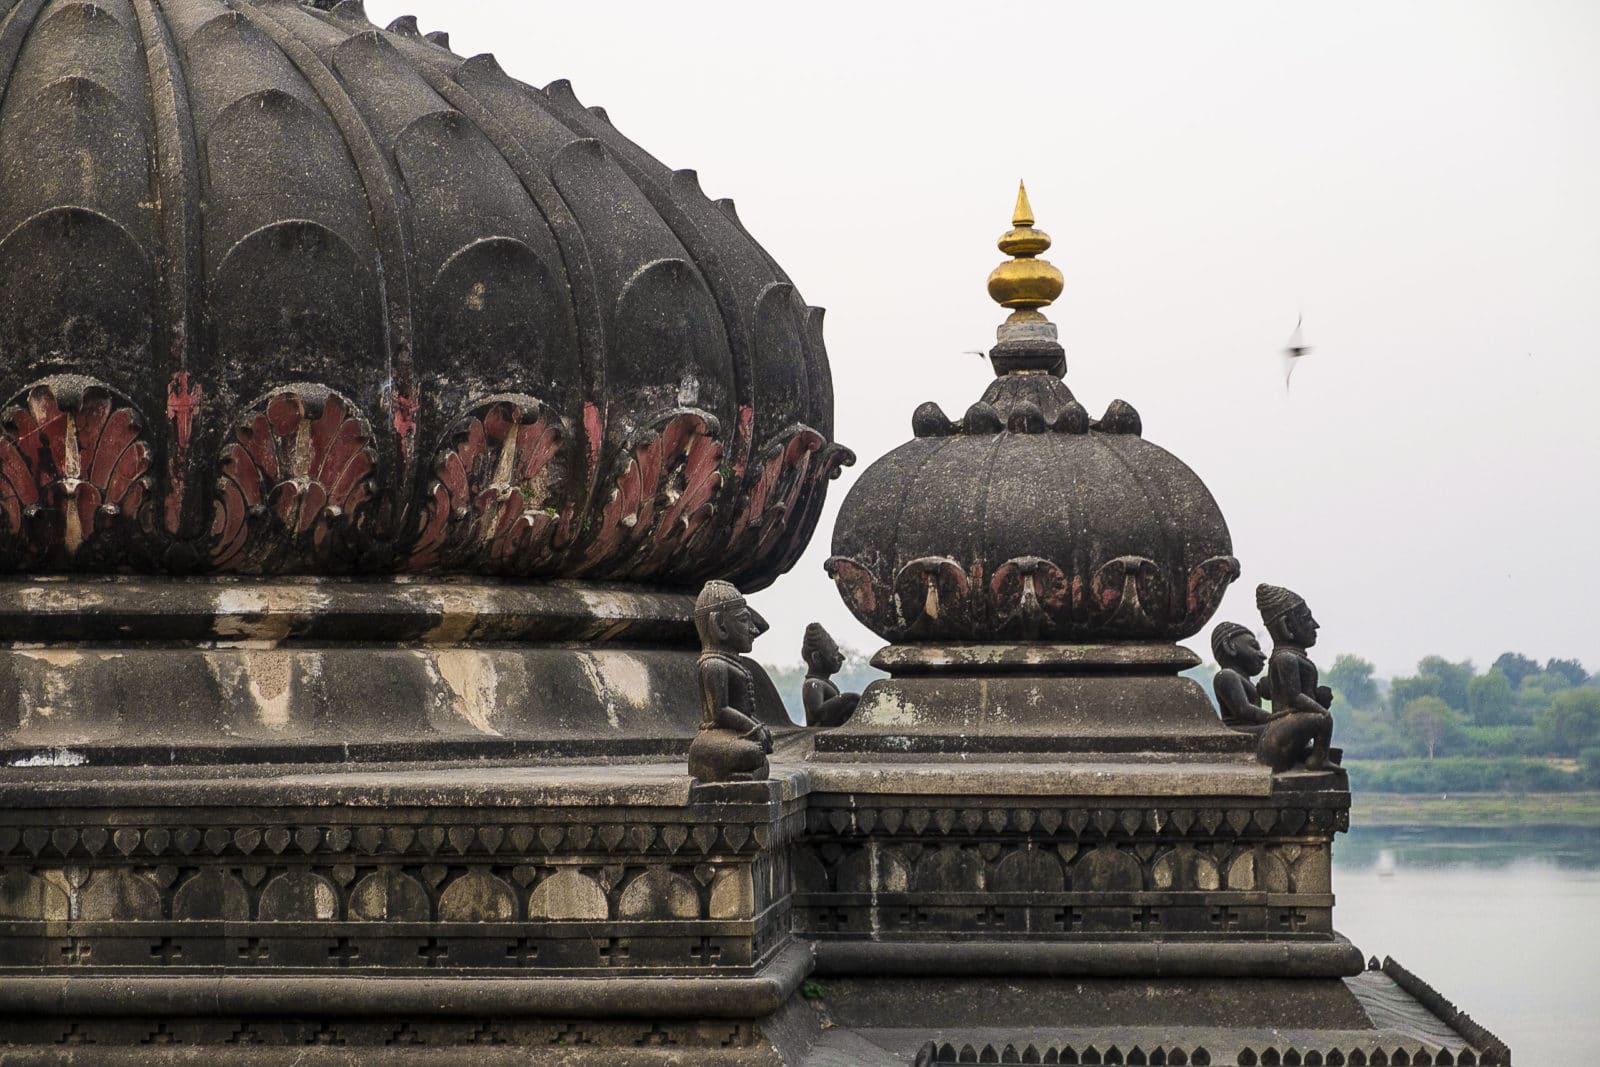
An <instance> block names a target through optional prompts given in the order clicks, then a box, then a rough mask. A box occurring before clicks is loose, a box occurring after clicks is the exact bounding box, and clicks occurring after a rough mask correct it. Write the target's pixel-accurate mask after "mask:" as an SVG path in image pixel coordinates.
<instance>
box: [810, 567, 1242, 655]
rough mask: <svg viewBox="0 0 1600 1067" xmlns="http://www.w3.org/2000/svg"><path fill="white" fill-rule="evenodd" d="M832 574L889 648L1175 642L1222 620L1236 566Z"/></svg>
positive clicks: (843, 570)
mask: <svg viewBox="0 0 1600 1067" xmlns="http://www.w3.org/2000/svg"><path fill="white" fill-rule="evenodd" d="M826 566H827V569H828V574H829V575H830V576H831V577H832V578H833V580H834V582H835V583H836V584H837V585H838V587H839V591H840V594H841V595H842V596H843V597H844V599H845V602H846V603H847V604H848V605H849V607H850V609H851V611H853V612H854V613H855V615H856V617H857V618H859V619H861V620H862V622H864V623H865V624H866V625H867V626H869V627H870V628H872V629H873V630H874V631H875V632H877V633H879V634H882V635H883V636H885V637H887V638H888V639H889V640H891V641H914V642H930V641H1008V640H1019V641H1038V640H1054V641H1098V640H1152V641H1158V640H1167V641H1176V640H1180V639H1182V638H1184V637H1187V636H1189V635H1191V634H1193V633H1195V632H1196V631H1197V630H1198V629H1199V628H1200V627H1201V626H1202V625H1204V624H1205V621H1206V620H1207V619H1209V618H1210V617H1211V615H1212V614H1213V613H1214V612H1215V611H1216V609H1217V606H1218V605H1219V604H1220V603H1221V601H1222V595H1223V593H1224V592H1225V591H1226V590H1227V587H1228V584H1229V583H1230V582H1232V581H1233V580H1234V579H1235V578H1237V577H1238V576H1239V561H1238V560H1237V559H1235V558H1234V557H1232V556H1215V557H1212V558H1210V559H1207V560H1205V561H1204V562H1202V563H1200V564H1198V565H1197V566H1196V567H1194V569H1193V570H1191V571H1190V572H1189V573H1188V574H1187V575H1170V574H1169V573H1168V572H1167V571H1166V569H1164V568H1163V567H1162V566H1161V565H1159V564H1158V563H1156V562H1155V561H1154V560H1150V559H1146V558H1144V557H1142V556H1117V557H1115V558H1113V559H1108V560H1105V561H1104V562H1101V563H1098V564H1089V565H1088V566H1086V567H1084V568H1083V569H1081V570H1075V569H1073V568H1072V567H1071V566H1070V565H1069V566H1067V567H1063V566H1061V565H1060V564H1058V563H1056V562H1053V561H1051V560H1047V559H1041V558H1039V557H1036V556H1019V557H1017V558H1015V559H1009V560H1006V561H1005V562H1004V563H1002V564H1001V565H1000V566H998V567H996V568H995V569H994V573H993V574H986V573H985V572H984V568H983V565H982V564H981V563H976V564H971V565H965V564H963V563H962V562H960V561H958V560H955V559H951V558H949V557H946V556H937V557H936V556H928V557H923V558H920V559H913V560H910V561H908V562H906V563H904V564H902V565H901V566H900V567H899V568H898V569H897V570H894V571H893V573H889V571H888V569H885V568H881V567H880V566H877V565H874V564H872V563H869V562H866V561H862V560H856V559H850V558H846V557H843V556H834V557H832V558H830V559H829V560H828V562H827V565H826Z"/></svg>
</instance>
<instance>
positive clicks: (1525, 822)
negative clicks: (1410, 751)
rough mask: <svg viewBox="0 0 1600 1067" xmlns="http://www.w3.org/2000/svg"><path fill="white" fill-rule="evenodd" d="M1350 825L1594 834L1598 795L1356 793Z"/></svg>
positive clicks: (1599, 820) (1599, 822)
mask: <svg viewBox="0 0 1600 1067" xmlns="http://www.w3.org/2000/svg"><path fill="white" fill-rule="evenodd" d="M1350 824H1351V825H1352V826H1359V827H1362V828H1374V827H1383V826H1415V827H1460V828H1467V827H1473V828H1485V829H1494V828H1509V827H1528V826H1576V827H1582V828H1584V829H1590V830H1600V791H1592V790H1591V791H1586V792H1576V793H1451V794H1448V795H1439V794H1435V795H1431V796H1429V795H1420V794H1415V793H1365V792H1357V793H1355V795H1354V796H1353V797H1352V798H1351V803H1350Z"/></svg>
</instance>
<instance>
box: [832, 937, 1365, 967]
mask: <svg viewBox="0 0 1600 1067" xmlns="http://www.w3.org/2000/svg"><path fill="white" fill-rule="evenodd" d="M812 949H813V951H815V953H816V959H817V965H816V973H817V975H818V976H819V977H834V976H851V977H864V976H873V977H880V976H888V977H901V976H903V977H908V978H909V977H914V978H926V977H931V976H951V977H956V976H959V977H969V976H978V975H983V976H991V977H1002V976H1021V977H1028V978H1076V977H1083V978H1346V977H1351V976H1353V975H1357V974H1360V973H1362V970H1363V969H1364V967H1365V964H1364V963H1363V961H1362V957H1361V950H1360V949H1358V948H1356V947H1355V946H1354V945H1352V944H1351V943H1350V942H1349V941H1347V940H1346V939H1345V938H1344V937H1342V936H1340V935H1338V934H1335V935H1334V940H1332V941H1326V942H1283V941H1273V942H1266V941H1263V942H1257V943H1245V944H1240V943H1238V942H1222V941H1185V942H1161V941H1086V942H1078V943H1072V942H1046V943H1037V942H1034V943H1028V942H1015V941H1008V942H992V941H964V942H963V941H950V940H944V941H922V942H906V941H896V942H887V943H886V942H871V941H815V942H812Z"/></svg>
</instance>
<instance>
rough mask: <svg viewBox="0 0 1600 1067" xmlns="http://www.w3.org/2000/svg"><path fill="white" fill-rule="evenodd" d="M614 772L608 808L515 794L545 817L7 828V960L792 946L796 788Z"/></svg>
mask: <svg viewBox="0 0 1600 1067" xmlns="http://www.w3.org/2000/svg"><path fill="white" fill-rule="evenodd" d="M607 788H608V789H610V791H611V795H613V798H614V799H618V801H619V802H618V803H616V804H615V805H612V806H604V807H601V808H599V809H595V808H593V807H588V808H585V807H583V806H581V805H579V806H574V798H580V799H581V798H582V797H585V796H590V797H592V796H593V795H594V794H593V793H592V792H585V791H584V790H582V789H575V790H571V791H569V793H568V794H563V793H562V791H561V790H560V788H559V787H558V788H557V789H556V790H555V791H554V792H551V791H549V790H546V792H545V793H542V794H540V797H541V798H542V801H543V803H542V805H540V804H539V803H538V801H537V800H536V799H535V798H534V797H532V796H528V797H522V798H521V799H522V800H523V801H525V802H526V806H528V807H529V808H538V814H537V815H536V816H534V817H531V818H530V817H529V816H521V817H517V816H513V817H511V818H510V819H507V818H506V813H502V812H494V811H489V810H477V811H471V812H462V813H458V814H460V815H462V816H465V817H467V818H469V819H470V820H471V821H469V822H460V823H455V824H445V825H440V824H437V823H434V822H431V821H428V820H429V819H431V818H432V817H433V816H435V815H436V814H438V813H434V812H429V811H427V810H425V809H412V810H413V811H415V812H417V815H416V817H415V818H413V819H411V820H404V819H401V818H396V817H395V816H394V813H390V814H389V817H388V818H387V819H385V820H384V821H382V822H372V823H364V824H363V823H352V822H347V821H342V820H341V821H339V822H337V823H334V824H332V825H330V824H329V823H328V822H327V821H325V819H326V816H327V815H328V814H331V812H324V813H323V814H324V819H318V820H316V821H312V822H309V823H301V824H299V825H293V824H290V825H286V824H283V823H281V822H278V823H274V822H272V821H271V820H272V819H273V817H274V816H277V817H278V818H281V817H282V816H283V815H284V814H285V813H286V811H287V809H275V810H273V811H259V812H256V813H254V814H255V818H247V819H245V820H243V821H241V820H239V819H237V818H236V819H232V820H229V821H227V822H225V823H218V822H217V821H215V815H214V814H213V813H212V812H210V811H208V810H205V809H193V810H189V811H182V810H176V811H169V812H167V813H166V815H167V820H170V821H165V820H164V821H162V822H161V823H159V824H156V825H149V824H145V825H137V824H130V823H129V822H127V821H126V820H123V821H121V822H120V824H119V822H118V821H117V820H112V821H111V822H106V823H99V822H97V821H94V820H93V819H88V818H85V819H82V820H81V821H78V822H73V821H71V819H72V815H71V813H70V812H65V811H63V812H60V813H58V815H57V818H56V820H55V821H54V823H53V825H51V826H49V827H48V828H47V827H46V826H44V825H34V826H21V827H19V826H15V825H12V826H3V827H0V968H3V969H4V970H5V971H8V972H10V973H11V974H13V975H15V974H17V973H18V972H24V971H25V972H33V973H35V974H40V973H44V974H48V973H57V974H71V975H75V976H85V975H93V974H95V973H108V972H109V973H134V972H139V971H143V972H161V973H165V974H172V973H189V974H194V973H213V974H231V975H238V976H249V975H267V974H274V973H279V972H285V971H293V970H295V969H300V968H316V969H334V970H337V971H340V972H343V973H366V974H372V973H382V974H390V975H395V974H400V975H412V976H415V975H426V976H440V977H449V976H451V975H456V974H462V973H477V974H480V975H483V976H494V977H501V978H504V977H530V976H589V977H615V976H622V975H641V974H649V975H661V976H669V975H677V976H694V975H706V974H716V975H721V976H744V977H752V978H753V977H756V976H759V975H760V974H762V973H763V971H764V970H765V968H767V967H768V965H769V964H771V963H773V961H774V960H775V959H776V958H777V957H778V956H779V955H780V954H781V953H783V951H784V950H785V949H786V948H787V946H788V945H789V944H790V938H789V930H790V928H791V922H792V920H791V915H790V897H789V893H788V890H787V885H788V866H787V861H786V859H785V857H786V854H787V848H788V844H789V842H790V841H791V840H793V838H794V837H795V836H796V835H797V834H798V833H799V832H800V830H801V828H802V825H803V815H802V813H801V804H802V801H801V800H800V799H798V798H797V797H796V796H795V795H794V794H793V791H792V790H789V791H788V792H787V793H786V792H785V789H784V788H783V787H782V786H781V785H778V784H774V785H773V786H772V788H771V789H770V790H765V789H764V790H761V792H760V795H759V796H756V795H754V794H751V795H749V796H746V797H744V799H741V797H742V796H744V795H743V794H738V793H731V794H730V793H726V791H724V792H723V793H705V794H703V796H704V799H697V798H698V797H701V796H702V794H696V793H690V794H689V800H688V803H682V802H681V800H680V803H679V804H678V805H677V806H676V807H668V806H665V805H664V803H663V802H664V801H665V799H666V798H667V797H668V796H669V795H677V796H679V797H680V798H681V796H682V793H683V788H682V786H681V784H680V783H677V782H671V783H665V784H656V783H649V782H647V783H643V784H640V785H638V786H635V787H633V792H632V801H633V802H629V801H628V800H624V799H622V798H621V797H618V796H615V794H616V792H617V790H618V789H622V790H623V791H624V792H626V791H627V789H626V787H625V784H624V781H623V780H622V779H621V778H619V779H617V780H616V781H613V782H612V784H611V785H610V786H609V787H607ZM746 793H750V790H748V789H747V790H746ZM569 794H570V795H569ZM321 799H323V800H324V801H325V800H327V799H328V798H327V797H323V798H321ZM240 814H246V813H243V812H241V813H240ZM8 981H9V979H8ZM4 984H6V983H5V982H0V985H4ZM774 1006H775V1005H774ZM310 1008H311V1006H309V1005H302V1006H301V1007H300V1009H299V1010H309V1009H310ZM288 1010H293V1009H288ZM480 1010H481V1008H480ZM769 1010H770V1009H769Z"/></svg>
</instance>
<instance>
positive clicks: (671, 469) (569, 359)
mask: <svg viewBox="0 0 1600 1067" xmlns="http://www.w3.org/2000/svg"><path fill="white" fill-rule="evenodd" d="M327 7H328V5H325V4H320V3H319V4H315V5H313V4H309V3H295V2H291V0H229V2H224V0H161V2H160V3H156V2H154V0H94V2H82V0H0V20H3V21H0V91H3V94H4V96H3V104H0V170H3V175H0V403H3V404H4V409H3V411H0V538H3V539H4V542H5V543H4V545H3V552H0V558H3V559H4V560H5V561H6V562H7V564H8V565H10V566H11V567H12V568H14V569H20V570H24V571H30V572H45V571H58V570H105V571H125V572H126V571H131V572H146V573H153V572H167V571H177V572H198V573H208V572H224V573H227V572H234V573H260V574H274V573H307V574H337V573H393V572H404V573H420V574H450V573H488V574H502V575H538V576H548V577H571V578H576V577H582V578H588V579H596V580H620V581H643V582H650V583H655V584H661V585H668V586H689V585H693V584H695V583H698V582H699V581H701V580H703V579H705V578H707V577H711V576H722V577H727V578H731V579H733V580H734V581H737V582H740V583H742V584H743V585H745V586H746V587H757V586H761V585H764V584H766V583H768V582H770V581H771V580H772V579H773V578H774V577H775V576H776V575H777V574H779V573H781V572H782V571H783V570H785V569H787V568H788V567H789V566H790V565H791V564H792V563H793V561H794V559H795V558H796V557H797V556H798V554H799V553H800V551H801V550H802V548H803V547H804V545H805V542H806V540H807V539H808V538H809V536H810V534H811V531H812V528H813V527H814V525H815V522H816V517H817V513H818V511H819V510H820V508H821V505H822V498H823V494H824V488H825V485H826V482H827V479H828V477H829V476H830V475H832V474H836V473H837V470H838V467H839V465H840V464H841V463H843V462H847V461H848V453H847V452H845V451H844V450H843V449H841V448H839V447H838V446H836V445H835V444H833V443H832V441H831V437H832V406H833V404H832V390H831V383H830V379H829V373H828V364H827V357H826V355H825V353H824V351H823V345H822V339H821V313H820V311H819V310H818V309H816V308H810V307H807V306H806V304H805V303H804V301H802V300H801V298H800V296H799V295H798V293H797V292H796V291H795V289H794V287H793V285H792V284H790V282H789V280H788V278H787V277H786V276H785V275H784V273H783V272H782V271H781V270H780V269H779V268H778V267H777V265H776V264H775V263H773V261H772V260H771V259H770V258H769V257H768V256H767V255H766V253H765V252H764V251H763V250H762V249H761V248H760V246H759V245H757V244H756V243H755V241H754V240H752V239H751V237H750V236H749V235H748V234H747V233H746V232H745V231H744V229H743V228H742V227H741V225H740V223H739V220H738V218H737V217H736V215H735V214H734V211H733V207H732V205H731V204H730V203H729V202H727V201H717V202H713V201H711V200H709V199H707V198H706V196H705V195H704V194H703V193H702V192H701V190H700V188H699V186H698V184H697V182H696V179H695V176H694V174H693V173H692V172H688V171H677V172H672V171H669V170H668V169H667V168H666V167H665V166H663V165H662V164H661V163H659V162H657V161H656V160H655V159H653V158H651V157H650V156H649V155H647V154H646V153H644V152H643V151H642V150H640V149H639V148H638V147H636V146H635V145H634V144H632V143H631V142H629V141H628V140H627V139H626V138H624V137H623V136H621V135H620V134H619V133H617V131H616V130H615V129H614V128H613V127H612V126H611V124H610V122H609V121H608V120H607V118H606V115H605V114H604V112H602V111H600V110H599V109H597V108H585V107H583V106H582V105H581V104H579V102H578V100H577V99H576V98H575V96H574V95H573V93H572V90H571V88H570V86H568V85H567V84H566V83H564V82H556V83H554V84H553V85H551V86H549V87H547V88H546V89H545V90H543V91H541V90H538V89H534V88H531V87H529V86H527V85H524V84H522V83H521V82H518V81H516V80H515V79H513V78H511V77H510V76H508V75H507V74H506V73H505V72H503V71H502V70H501V69H500V68H499V67H498V66H497V65H496V63H495V61H494V59H493V58H492V57H489V56H478V57H474V58H471V59H462V58H461V57H459V56H457V55H454V54H453V53H452V52H451V51H450V49H449V46H448V41H447V40H446V39H445V38H444V37H443V35H441V34H429V35H427V36H426V37H424V36H422V35H420V34H419V33H418V31H417V27H416V25H415V22H414V20H410V19H401V20H399V21H397V22H396V23H394V24H392V25H391V26H390V27H389V28H388V29H387V30H381V29H378V28H377V27H375V26H373V25H372V24H370V23H369V22H368V21H367V19H366V17H365V15H364V13H363V10H362V7H361V5H360V3H359V2H358V0H345V2H343V3H339V4H338V5H337V6H332V7H331V9H324V8H327Z"/></svg>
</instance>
